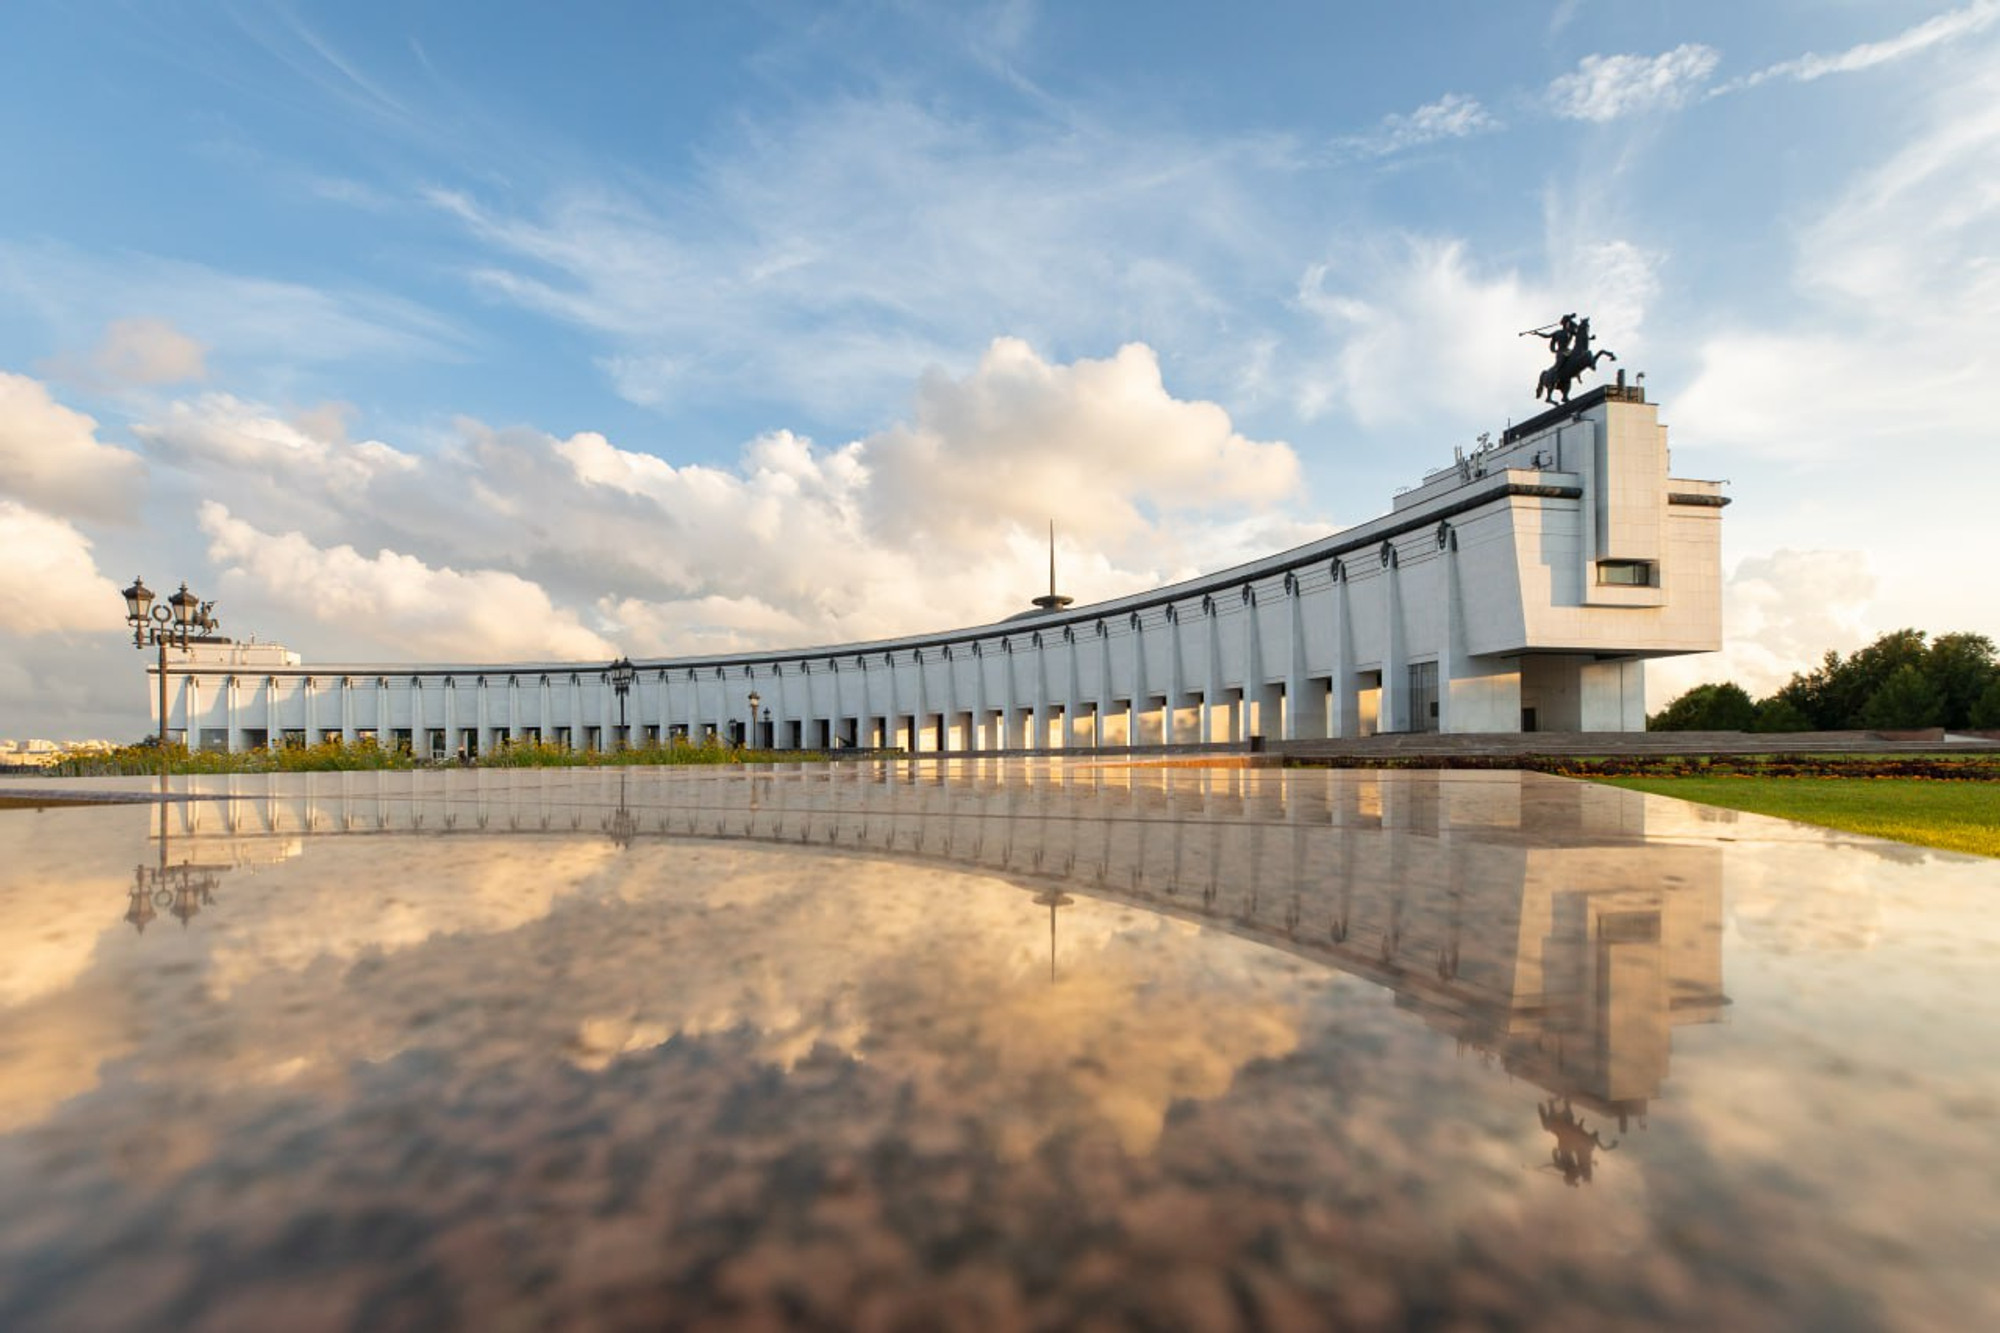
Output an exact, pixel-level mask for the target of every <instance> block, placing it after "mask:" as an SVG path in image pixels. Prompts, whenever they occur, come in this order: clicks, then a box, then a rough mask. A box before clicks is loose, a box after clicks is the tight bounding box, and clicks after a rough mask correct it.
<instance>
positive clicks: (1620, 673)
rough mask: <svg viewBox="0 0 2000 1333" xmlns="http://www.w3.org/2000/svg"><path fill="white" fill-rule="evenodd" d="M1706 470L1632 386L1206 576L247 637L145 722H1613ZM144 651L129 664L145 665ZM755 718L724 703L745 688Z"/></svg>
mask: <svg viewBox="0 0 2000 1333" xmlns="http://www.w3.org/2000/svg"><path fill="white" fill-rule="evenodd" d="M1727 503H1728V500H1727V498H1726V497H1725V496H1724V495H1723V494H1722V486H1721V483H1719V482H1714V481H1691V480H1682V479H1678V478H1674V477H1672V476H1671V475H1670V472H1669V467H1668V455H1667V432H1666V428H1665V427H1664V426H1663V425H1661V424H1660V421H1659V416H1658V409H1657V408H1656V407H1655V406H1654V405H1653V404H1651V403H1648V402H1646V401H1645V397H1644V394H1643V392H1642V391H1641V390H1639V389H1637V388H1626V387H1625V386H1623V385H1622V384H1621V385H1608V386H1605V387H1603V388H1600V389H1596V390H1593V391H1592V392H1590V393H1588V394H1584V395H1581V396H1579V397H1578V398H1577V399H1576V400H1575V401H1574V402H1572V403H1569V404H1567V405H1564V406H1562V407H1557V408H1552V409H1550V410H1549V411H1546V412H1544V413H1542V414H1541V415H1540V416H1537V417H1535V418H1533V419H1532V420H1529V421H1526V422H1523V423H1521V424H1520V425H1518V426H1514V427H1512V428H1510V429H1509V430H1507V432H1506V433H1505V435H1504V436H1503V438H1502V439H1501V440H1499V441H1497V442H1494V443H1491V444H1487V445H1484V446H1482V447H1481V448H1480V449H1479V450H1477V451H1476V452H1475V453H1473V454H1472V455H1471V456H1470V457H1461V458H1460V459H1459V460H1458V461H1457V463H1456V464H1455V465H1453V466H1452V467H1449V468H1445V469H1443V470H1440V471H1437V472H1433V473H1430V474H1428V475H1426V476H1425V477H1424V478H1423V479H1422V481H1421V482H1420V483H1419V484H1418V485H1416V486H1415V487H1413V488H1411V489H1409V490H1407V491H1405V492H1404V493H1402V494H1399V495H1397V496H1396V497H1395V499H1394V501H1393V504H1392V506H1391V509H1390V512H1388V513H1386V514H1384V515H1382V516H1381V517H1379V518H1376V519H1373V520H1371V521H1369V522H1367V523H1363V524H1361V525H1359V526H1358V527H1354V528H1350V529H1348V530H1346V531H1344V532H1339V533H1335V534H1333V535H1331V536H1328V537H1325V538H1322V539H1320V540H1319V541H1316V542H1312V543H1310V544H1308V545H1305V546H1301V547H1298V548H1296V549H1294V550H1290V551H1283V552H1279V553H1277V554H1275V555H1271V556H1267V557H1265V558H1263V559H1261V560H1256V561H1252V562H1251V563H1249V564H1246V565H1240V566H1238V567H1236V568H1234V569H1228V570H1223V571H1221V572H1219V573H1215V574H1209V575H1204V576H1202V577H1200V578H1195V579H1190V580H1188V581H1186V582H1184V583H1178V584H1174V585H1171V586H1168V587H1163V588H1158V589H1155V590H1153V591H1151V592H1146V593H1140V594H1136V595H1134V596H1130V597H1121V598H1117V599H1114V600H1111V601H1106V602H1099V603H1095V604H1090V605H1083V606H1076V605H1070V604H1068V599H1066V598H1061V597H1059V596H1057V595H1056V594H1055V593H1054V590H1053V588H1052V589H1051V592H1050V595H1049V596H1048V597H1046V598H1037V599H1036V603H1037V606H1036V609H1035V610H1033V611H1029V612H1026V613H1024V614H1022V615H1019V616H1015V617H1012V618H1010V619H1007V620H1004V621H1001V622H998V623H995V624H989V625H982V626H976V627H972V628H966V629H956V630H945V631H940V632H937V633H932V634H921V635H912V636H908V637H904V638H898V639H884V640H875V641H871V642H865V643H845V644H832V645H821V646H817V647H811V648H794V649H783V650H773V651H767V652H756V653H743V654H736V655H728V656H703V657H679V658H663V659H658V660H653V661H643V662H638V663H635V664H634V665H635V666H636V668H637V671H636V679H634V680H633V682H632V683H631V686H630V688H629V690H628V692H627V693H626V694H625V695H624V696H623V697H621V696H619V695H618V693H617V691H616V690H615V689H614V688H613V686H612V681H611V675H610V671H609V664H607V663H588V664H586V663H578V662H515V663H504V664H501V663H493V664H479V663H436V664H426V665H409V664H400V663H398V664H392V663H382V662H353V663H336V664H313V665H307V664H304V663H302V662H300V660H299V658H298V656H297V655H296V654H293V653H289V652H286V651H285V650H284V649H283V648H281V647H278V646H277V645H275V644H252V645H245V644H205V645H198V646H196V647H195V648H194V649H192V650H191V651H190V652H189V653H188V654H185V655H180V656H175V655H170V656H169V666H168V670H169V675H170V682H169V683H170V687H171V688H170V696H171V697H170V703H169V710H170V717H169V734H170V735H177V736H182V737H191V738H192V739H193V741H194V743H195V744H197V745H199V746H200V747H202V748H209V749H225V748H226V749H230V750H239V749H247V748H252V747H256V746H261V745H266V744H279V743H299V744H303V743H307V742H314V741H320V740H325V739H332V738H341V739H345V740H348V741H358V740H362V739H364V738H372V739H374V740H376V741H378V742H380V743H382V744H399V745H409V746H411V747H412V748H414V749H416V750H418V751H419V752H422V753H431V754H437V755H446V754H452V753H456V752H459V751H466V752H470V753H477V752H479V751H482V750H488V749H491V748H493V747H494V746H497V745H501V744H505V743H508V742H519V741H542V742H553V743H557V744H563V745H568V746H573V747H576V748H612V747H614V746H616V745H618V744H620V743H621V742H625V743H633V744H637V743H642V742H645V741H655V740H661V739H665V738H668V737H671V736H687V737H691V738H695V739H700V738H703V737H705V736H717V737H720V738H723V739H728V740H735V739H748V740H751V741H753V742H754V743H757V744H761V745H774V746H779V747H803V748H822V749H824V748H833V747H838V746H856V745H862V746H900V747H902V748H905V749H909V750H922V751H986V750H996V749H1024V748H1037V749H1039V748H1063V747H1073V746H1094V745H1126V744H1133V745H1157V744H1180V743H1189V742H1219V741H1240V740H1243V739H1245V738H1248V737H1250V736H1253V735H1262V736H1267V737H1271V738H1273V739H1277V738H1283V739H1306V738H1318V737H1329V736H1366V735H1372V734H1375V733H1378V732H1409V731H1449V732H1517V731H1579V730H1582V731H1638V730H1642V729H1643V728H1644V727H1645V664H1646V662H1647V661H1648V660H1649V659H1651V658H1655V657H1663V656H1669V655H1672V654H1677V653H1692V652H1707V651H1710V650H1713V649H1715V648H1717V647H1720V646H1721V639H1722V633H1721V630H1722V610H1721V529H1722V523H1721V519H1722V509H1723V506H1724V505H1726V504H1727ZM149 670H150V669H149ZM753 694H754V695H756V696H757V699H758V705H757V707H758V712H757V715H756V716H755V717H754V718H753V717H751V714H750V708H751V704H750V699H751V696H752V695H753Z"/></svg>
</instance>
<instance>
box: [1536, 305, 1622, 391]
mask: <svg viewBox="0 0 2000 1333" xmlns="http://www.w3.org/2000/svg"><path fill="white" fill-rule="evenodd" d="M1549 350H1550V351H1551V352H1554V353H1555V358H1556V363H1555V364H1554V365H1552V366H1550V367H1549V368H1548V369H1547V370H1544V371H1543V372H1542V377H1541V378H1540V379H1539V380H1537V381H1536V382H1535V397H1537V398H1543V399H1546V400H1547V401H1549V402H1551V403H1554V402H1555V401H1556V395H1557V394H1561V395H1562V401H1563V402H1565V403H1566V402H1568V401H1569V390H1570V386H1571V385H1572V384H1574V383H1576V381H1577V380H1579V379H1581V378H1582V377H1583V374H1584V372H1585V371H1590V370H1595V369H1597V363H1598V362H1600V361H1616V360H1617V359H1618V355H1617V353H1615V352H1593V351H1591V350H1590V319H1589V317H1588V316H1586V317H1584V318H1583V319H1574V318H1573V317H1572V316H1569V315H1565V316H1563V321H1562V327H1560V328H1558V329H1557V330H1555V331H1554V332H1553V333H1551V334H1550V335H1549Z"/></svg>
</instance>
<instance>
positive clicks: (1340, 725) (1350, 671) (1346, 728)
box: [1326, 560, 1360, 739]
mask: <svg viewBox="0 0 2000 1333" xmlns="http://www.w3.org/2000/svg"><path fill="white" fill-rule="evenodd" d="M1332 600H1333V689H1332V691H1331V693H1330V695H1329V698H1328V700H1327V703H1328V710H1327V711H1328V714H1329V715H1328V717H1327V720H1326V729H1327V735H1329V736H1332V737H1334V738H1335V739H1338V738H1340V737H1343V736H1352V735H1354V734H1355V732H1356V730H1357V729H1358V728H1359V726H1360V719H1359V718H1358V717H1357V716H1356V713H1357V711H1358V710H1357V706H1356V705H1357V701H1356V699H1355V697H1354V624H1353V617H1352V616H1350V615H1349V613H1348V605H1347V570H1346V568H1345V567H1344V566H1342V565H1341V563H1340V562H1339V561H1338V560H1336V561H1334V562H1333V596H1332Z"/></svg>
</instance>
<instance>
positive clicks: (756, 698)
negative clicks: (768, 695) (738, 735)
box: [746, 690, 764, 748]
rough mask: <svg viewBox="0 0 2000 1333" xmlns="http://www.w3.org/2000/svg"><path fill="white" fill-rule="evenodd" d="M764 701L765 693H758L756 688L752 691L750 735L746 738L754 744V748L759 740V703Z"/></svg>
mask: <svg viewBox="0 0 2000 1333" xmlns="http://www.w3.org/2000/svg"><path fill="white" fill-rule="evenodd" d="M763 702H764V696H763V695H761V694H759V693H757V691H755V690H752V691H750V733H749V735H748V736H747V737H746V739H747V740H748V741H749V743H750V745H751V746H752V748H755V746H756V744H757V740H758V737H757V705H758V704H761V703H763Z"/></svg>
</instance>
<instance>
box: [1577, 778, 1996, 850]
mask: <svg viewBox="0 0 2000 1333" xmlns="http://www.w3.org/2000/svg"><path fill="white" fill-rule="evenodd" d="M1598 781H1601V782H1609V783H1610V784H1611V785H1613V786H1616V787H1629V788H1631V789H1632V790H1633V791H1649V792H1655V793H1657V794H1659V795H1661V796H1678V797H1680V798H1681V799H1682V800H1686V801H1700V802H1701V803H1702V804H1704V805H1720V806H1724V807H1726V808H1728V809H1731V810H1747V811H1749V812H1751V813H1752V814H1759V815H1776V816H1777V817H1779V818H1780V819H1796V820H1798V821H1799V822H1800V823H1802V824H1818V825H1820V826H1821V827H1822V828H1834V829H1842V830H1845V831H1846V832H1849V833H1867V834H1872V835H1873V836H1875V837H1878V838H1895V839H1897V840H1898V841H1901V842H1914V843H1920V844H1922V845H1923V846H1925V847H1943V848H1946V849H1947V850H1949V851H1954V852H1976V853H1978V854H1980V855H1982V856H2000V782H1966V781H1957V782H1953V781H1927V780H1924V779H1921V778H1736V777H1705V778H1600V779H1598Z"/></svg>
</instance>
